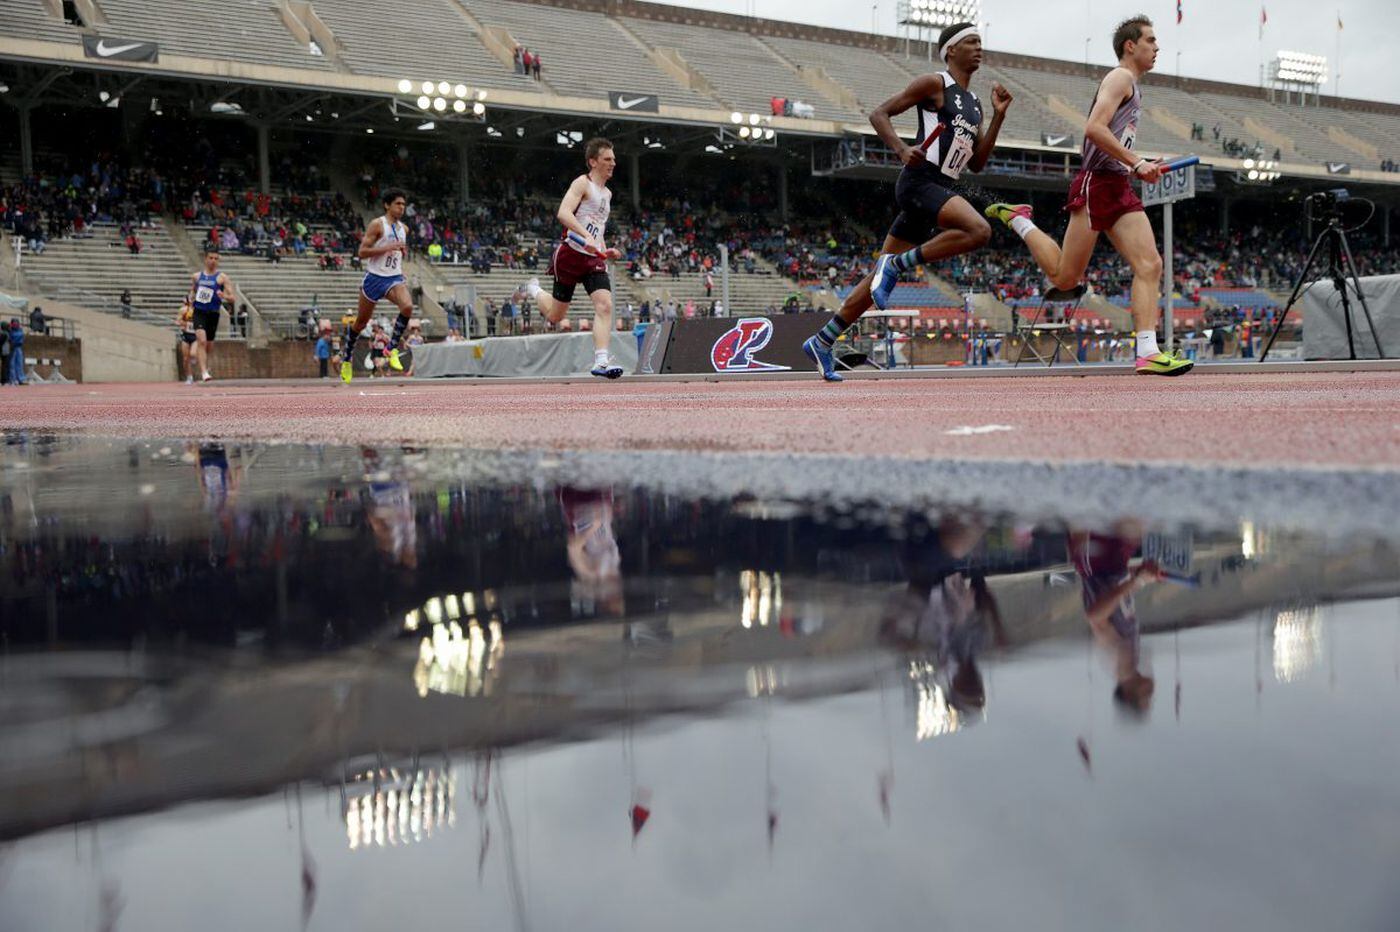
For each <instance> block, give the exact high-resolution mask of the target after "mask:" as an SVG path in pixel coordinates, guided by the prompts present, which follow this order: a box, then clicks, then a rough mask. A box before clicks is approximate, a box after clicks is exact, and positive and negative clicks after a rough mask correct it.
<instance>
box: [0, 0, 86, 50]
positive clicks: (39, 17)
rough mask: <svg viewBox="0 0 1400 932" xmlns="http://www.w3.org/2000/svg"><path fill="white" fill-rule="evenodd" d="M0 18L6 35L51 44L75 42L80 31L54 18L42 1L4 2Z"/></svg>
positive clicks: (7, 0)
mask: <svg viewBox="0 0 1400 932" xmlns="http://www.w3.org/2000/svg"><path fill="white" fill-rule="evenodd" d="M0 18H3V20H4V23H5V32H6V33H7V34H13V35H17V36H25V37H26V38H31V39H47V40H49V41H51V42H76V41H77V36H78V35H79V33H80V29H81V27H80V26H77V25H70V24H68V23H65V22H64V21H63V19H62V17H60V16H56V15H55V14H54V8H53V7H52V6H50V5H49V4H48V3H46V2H44V0H4V2H0Z"/></svg>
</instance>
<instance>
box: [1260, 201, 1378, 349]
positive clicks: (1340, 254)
mask: <svg viewBox="0 0 1400 932" xmlns="http://www.w3.org/2000/svg"><path fill="white" fill-rule="evenodd" d="M1324 245H1325V246H1326V247H1327V276H1326V277H1327V278H1330V279H1332V286H1333V287H1334V288H1336V289H1337V294H1338V295H1339V296H1340V297H1341V299H1342V321H1343V322H1344V323H1345V324H1346V328H1347V350H1348V351H1349V352H1350V354H1351V355H1350V358H1352V359H1355V358H1356V340H1355V337H1354V335H1353V334H1352V328H1351V298H1350V296H1349V295H1348V294H1347V289H1348V288H1355V289H1356V299H1357V300H1358V301H1360V302H1361V310H1362V311H1363V312H1364V313H1365V314H1366V326H1367V327H1370V328H1371V339H1372V340H1374V341H1375V343H1376V355H1377V356H1379V357H1380V358H1382V359H1384V358H1385V350H1384V349H1382V348H1381V338H1380V334H1379V333H1377V332H1376V324H1375V321H1373V320H1371V308H1370V307H1368V306H1367V304H1366V296H1365V295H1364V294H1362V292H1361V279H1360V277H1359V276H1357V274H1356V260H1354V259H1352V257H1351V244H1350V243H1348V242H1347V231H1346V230H1344V229H1343V228H1342V221H1341V218H1340V217H1339V216H1337V215H1336V214H1335V213H1334V214H1332V215H1331V216H1330V217H1328V218H1327V225H1326V226H1325V227H1324V228H1323V230H1322V232H1321V233H1319V234H1318V235H1317V240H1316V241H1315V242H1314V243H1313V246H1312V251H1311V252H1309V253H1308V261H1307V262H1305V263H1304V264H1303V271H1302V272H1299V273H1298V280H1297V281H1296V282H1295V283H1294V284H1293V294H1292V295H1290V296H1289V298H1288V304H1287V305H1285V306H1284V308H1283V313H1282V314H1280V315H1279V318H1278V323H1276V324H1274V332H1273V333H1271V334H1269V342H1268V343H1266V344H1265V345H1264V352H1262V353H1260V354H1259V361H1260V362H1263V361H1264V360H1265V359H1267V358H1268V357H1269V350H1271V349H1272V348H1273V346H1274V340H1276V339H1277V338H1278V332H1279V331H1280V330H1282V329H1283V322H1284V321H1285V320H1287V319H1288V312H1289V311H1291V310H1293V305H1294V304H1296V303H1298V297H1299V296H1300V295H1301V294H1302V292H1303V283H1304V282H1306V281H1307V280H1308V273H1309V272H1311V271H1312V267H1313V263H1314V262H1315V261H1317V259H1318V255H1319V254H1320V253H1321V252H1322V248H1323V246H1324Z"/></svg>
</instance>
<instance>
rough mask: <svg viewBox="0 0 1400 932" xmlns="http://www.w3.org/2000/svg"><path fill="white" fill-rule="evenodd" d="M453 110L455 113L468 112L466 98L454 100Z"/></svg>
mask: <svg viewBox="0 0 1400 932" xmlns="http://www.w3.org/2000/svg"><path fill="white" fill-rule="evenodd" d="M452 110H453V112H454V113H466V112H467V102H466V101H465V100H454V101H452Z"/></svg>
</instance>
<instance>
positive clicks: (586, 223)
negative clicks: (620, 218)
mask: <svg viewBox="0 0 1400 932" xmlns="http://www.w3.org/2000/svg"><path fill="white" fill-rule="evenodd" d="M584 155H585V157H586V158H587V160H588V174H586V175H579V176H578V177H577V178H575V179H574V182H573V184H571V185H569V191H568V193H567V194H565V195H564V200H562V201H561V202H560V203H559V213H558V217H559V222H560V223H562V224H563V225H564V241H563V242H561V243H560V244H559V245H558V246H557V247H556V248H555V250H554V256H553V258H551V259H550V262H549V271H550V274H552V275H553V276H554V293H553V294H552V295H548V294H545V293H544V289H543V288H541V287H540V280H539V279H538V278H532V279H530V280H529V281H528V282H526V283H525V289H526V291H528V292H529V294H530V297H531V298H533V299H534V301H535V307H537V308H539V311H540V314H541V316H543V317H544V318H545V320H547V321H549V322H550V323H551V324H557V323H558V322H559V321H561V320H563V319H564V317H565V315H567V314H568V313H569V302H571V301H573V299H574V289H575V288H576V287H578V286H579V285H583V288H584V290H585V291H586V292H588V297H589V298H590V299H591V300H592V302H593V368H592V369H591V370H590V371H591V372H592V373H593V374H594V375H596V376H600V377H602V378H606V379H616V378H620V377H621V376H622V367H621V366H619V365H618V364H617V363H615V362H613V361H612V358H611V356H610V355H609V353H608V342H609V341H610V340H611V339H612V312H613V297H612V280H611V279H610V278H608V260H609V259H621V258H622V252H621V251H620V250H617V249H609V248H608V247H607V244H606V243H605V242H604V240H603V233H604V231H605V230H606V229H607V225H608V214H609V213H610V212H611V210H612V192H611V191H609V190H608V180H609V179H610V178H612V176H613V171H614V169H616V168H617V155H616V154H615V153H614V152H613V144H612V143H611V142H609V141H608V140H606V139H590V140H589V141H588V144H587V145H586V146H585V147H584Z"/></svg>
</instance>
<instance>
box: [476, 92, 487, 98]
mask: <svg viewBox="0 0 1400 932" xmlns="http://www.w3.org/2000/svg"><path fill="white" fill-rule="evenodd" d="M476 99H477V100H485V99H486V92H485V91H477V92H476Z"/></svg>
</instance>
